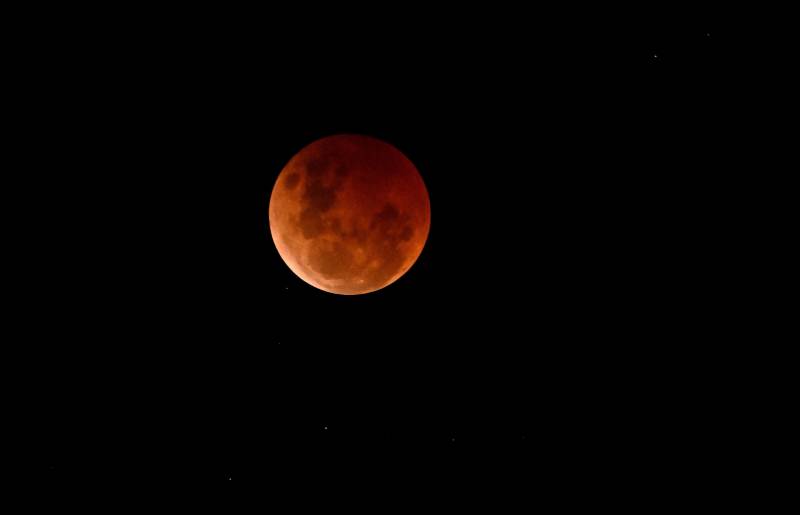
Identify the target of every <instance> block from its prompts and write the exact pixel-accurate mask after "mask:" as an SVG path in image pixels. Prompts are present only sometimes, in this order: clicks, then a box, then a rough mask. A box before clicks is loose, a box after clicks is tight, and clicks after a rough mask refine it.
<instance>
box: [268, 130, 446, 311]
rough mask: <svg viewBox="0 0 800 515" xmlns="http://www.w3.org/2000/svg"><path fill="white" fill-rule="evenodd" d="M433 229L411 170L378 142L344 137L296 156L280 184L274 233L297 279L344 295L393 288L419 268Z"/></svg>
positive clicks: (273, 205)
mask: <svg viewBox="0 0 800 515" xmlns="http://www.w3.org/2000/svg"><path fill="white" fill-rule="evenodd" d="M430 224H431V207H430V200H429V198H428V191H427V189H426V188H425V183H424V182H423V181H422V177H420V174H419V172H418V171H417V169H416V167H415V166H414V164H413V163H412V162H411V161H410V160H409V159H408V158H407V157H406V156H405V155H403V154H402V153H401V152H400V151H399V150H397V149H396V148H395V147H393V146H392V145H390V144H388V143H385V142H383V141H381V140H378V139H375V138H372V137H368V136H360V135H352V134H343V135H336V136H329V137H326V138H322V139H319V140H317V141H315V142H313V143H311V144H310V145H308V146H306V147H305V148H303V149H302V150H300V152H298V153H297V154H296V155H295V156H294V157H292V159H291V160H290V161H289V162H288V163H287V164H286V166H285V167H284V168H283V170H282V171H281V173H280V175H279V176H278V180H277V181H276V183H275V187H274V188H273V190H272V196H271V197H270V202H269V228H270V232H271V233H272V239H273V241H274V242H275V246H276V247H277V248H278V253H279V254H280V255H281V258H283V260H284V261H285V262H286V264H287V265H288V266H289V268H290V269H291V270H292V271H293V272H294V273H295V274H297V276H298V277H300V279H302V280H303V281H305V282H307V283H308V284H310V285H312V286H314V287H316V288H319V289H321V290H324V291H327V292H330V293H337V294H341V295H358V294H362V293H369V292H373V291H376V290H380V289H381V288H385V287H386V286H388V285H390V284H392V283H393V282H395V281H396V280H397V279H399V278H400V277H401V276H402V275H403V274H405V273H406V272H407V271H408V270H409V269H410V268H411V266H412V265H413V264H414V263H415V262H416V260H417V258H418V257H419V255H420V253H421V252H422V248H423V247H424V246H425V241H426V240H427V238H428V231H429V230H430Z"/></svg>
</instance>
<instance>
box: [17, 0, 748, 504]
mask: <svg viewBox="0 0 800 515" xmlns="http://www.w3.org/2000/svg"><path fill="white" fill-rule="evenodd" d="M67 14H70V15H71V16H74V17H75V18H76V19H77V20H80V23H77V22H76V23H75V24H72V23H70V24H67V23H63V22H62V21H60V20H59V17H58V16H55V15H52V13H50V14H47V13H34V14H33V15H32V16H33V17H32V18H31V17H27V18H26V20H27V22H26V24H25V26H26V27H30V28H31V30H23V31H21V33H20V34H19V35H18V36H17V37H16V39H15V40H14V45H13V48H14V50H13V52H14V53H15V56H16V58H17V59H16V60H15V61H18V62H17V63H16V64H18V65H19V70H20V71H19V73H18V74H17V75H16V76H15V79H14V80H15V82H16V83H17V85H18V88H17V90H16V91H17V93H16V94H15V95H16V96H15V97H14V98H13V104H14V107H15V110H16V111H17V112H18V113H19V114H20V115H21V116H19V118H18V120H19V121H18V122H16V123H17V130H16V131H15V134H14V136H13V141H12V143H13V146H15V147H16V149H17V151H19V154H20V155H19V159H15V160H14V163H15V164H14V166H13V168H14V170H15V172H14V174H12V178H11V179H9V180H10V181H11V189H10V190H9V191H13V192H14V193H11V195H12V196H13V197H15V198H14V201H15V202H19V204H20V206H21V207H20V209H18V210H17V211H16V215H15V217H16V218H15V220H16V222H17V226H18V227H20V228H21V229H20V233H21V234H22V235H23V238H24V239H25V241H26V244H25V246H23V247H21V249H22V250H21V251H20V252H21V256H20V257H21V259H20V265H19V267H18V268H17V269H16V270H17V273H16V274H15V275H16V277H15V279H14V281H15V282H18V283H19V284H20V285H24V287H23V288H19V289H18V291H19V292H20V293H19V294H18V295H17V296H16V300H15V302H14V311H13V316H14V317H15V318H16V319H17V320H19V321H20V322H22V324H23V326H24V328H25V330H24V331H21V332H20V333H19V335H18V336H17V344H16V345H15V349H19V351H18V354H19V356H18V358H17V360H16V361H15V363H19V370H21V371H23V370H24V372H23V373H22V374H21V375H22V376H23V379H21V380H20V381H19V382H17V383H16V386H15V390H14V392H12V395H14V396H15V398H16V399H17V402H18V404H19V406H20V407H21V409H23V411H25V413H26V416H24V417H21V418H19V419H18V420H19V423H18V425H19V428H20V429H21V433H24V434H25V439H24V440H23V441H24V443H22V444H20V446H19V448H20V451H21V453H22V455H23V460H22V463H23V467H24V468H23V470H26V471H29V473H30V474H29V475H30V476H31V477H34V478H46V479H48V480H53V481H66V482H70V481H75V480H81V478H85V477H87V476H90V475H91V476H93V477H97V476H98V475H100V476H102V477H103V478H104V479H105V480H108V481H112V482H115V481H119V482H125V481H131V480H133V481H140V480H141V481H145V482H147V481H161V480H163V479H165V478H166V479H170V480H176V481H183V480H191V481H196V482H205V481H211V482H215V481H229V480H230V481H231V482H233V481H243V482H250V483H252V484H254V485H262V487H264V488H266V486H264V485H271V486H270V487H269V488H273V489H278V490H279V489H281V488H286V487H289V488H292V487H303V488H313V489H316V488H320V489H323V490H325V489H330V490H338V491H340V492H343V491H347V489H349V488H352V487H353V485H360V486H359V488H364V489H373V488H377V489H380V488H382V487H384V486H391V485H395V486H396V485H398V484H405V485H407V488H410V489H412V490H424V489H425V488H430V487H432V486H433V485H436V484H441V483H447V484H449V485H458V484H463V483H465V482H467V483H468V482H470V481H475V482H480V481H481V478H485V479H486V480H487V481H488V480H490V479H495V480H496V479H497V478H498V475H499V476H502V477H505V478H507V479H508V482H506V483H505V484H506V485H512V486H513V485H517V486H518V487H519V488H521V489H522V490H523V491H536V489H550V488H557V489H568V485H571V484H575V481H578V480H580V479H581V478H586V477H587V475H588V477H600V476H602V475H604V474H606V473H608V471H610V470H613V471H614V473H618V474H620V477H623V476H624V477H625V478H627V479H626V481H641V480H642V478H641V477H638V478H637V471H640V470H645V469H647V470H649V469H651V468H652V467H656V468H659V467H661V466H662V465H663V467H668V466H671V465H674V463H675V462H676V461H680V460H681V459H683V457H684V455H683V454H682V453H683V452H685V450H686V449H687V448H689V447H692V446H694V445H697V444H698V442H705V441H706V440H708V438H709V435H710V434H711V433H712V432H713V428H714V410H715V409H718V408H715V407H712V406H711V405H709V404H708V402H707V401H708V399H709V396H711V393H710V390H709V389H708V385H707V384H706V383H705V381H707V377H708V375H707V374H704V373H703V372H704V371H707V370H708V367H709V366H710V363H711V361H712V357H713V356H715V353H716V351H717V349H716V348H714V344H712V343H709V342H708V341H705V340H704V339H703V338H702V335H698V334H695V333H693V332H692V331H690V330H688V327H689V326H690V325H691V321H692V320H693V319H694V318H696V317H700V316H703V312H704V310H705V309H707V306H705V304H704V302H705V301H706V300H707V299H708V298H710V296H711V292H712V291H715V292H716V291H718V289H719V288H720V287H724V286H722V282H721V280H720V277H719V275H720V274H721V272H720V254H721V250H720V249H721V246H722V243H721V242H723V241H724V240H725V238H726V232H725V231H726V229H725V227H721V226H720V225H719V220H718V216H719V212H720V210H721V209H724V202H725V200H724V198H723V197H722V196H721V195H720V191H724V189H725V188H726V185H725V184H726V183H725V181H721V180H720V178H721V176H722V171H721V170H720V169H719V167H718V166H717V165H718V158H717V157H716V156H717V151H718V149H719V146H720V143H721V141H720V138H721V137H720V132H719V131H720V129H721V127H722V126H723V125H724V123H723V119H724V113H723V112H722V110H721V109H720V105H719V102H718V101H719V98H720V95H721V88H722V87H723V84H722V82H721V80H720V77H721V75H722V74H723V72H724V70H725V68H726V66H727V65H728V64H729V63H730V61H731V60H732V59H733V58H734V57H733V56H731V55H730V54H729V53H728V50H727V49H728V48H729V45H728V44H726V38H728V37H729V36H728V34H726V33H725V32H724V30H723V28H721V27H718V26H716V25H715V24H714V18H713V16H709V15H707V14H701V13H697V12H691V13H680V15H678V14H676V13H674V12H673V13H671V14H670V15H669V16H664V15H662V14H660V13H659V12H658V10H657V9H654V10H653V12H647V13H645V12H638V13H628V14H627V15H626V16H624V17H620V16H617V15H615V14H614V13H604V14H603V15H600V17H599V18H594V17H593V15H590V14H589V13H586V14H585V15H581V16H579V17H578V16H576V15H574V14H572V15H570V14H564V13H560V14H556V13H552V12H550V13H545V12H544V11H541V10H540V11H536V10H534V11H533V12H530V13H527V14H522V13H516V14H515V13H511V12H482V11H480V12H479V11H478V10H477V9H476V10H475V11H473V12H462V13H460V14H454V13H452V12H451V13H447V14H440V13H432V12H426V11H414V12H412V11H409V10H406V11H404V10H403V8H401V6H396V8H395V10H392V9H381V10H376V11H375V12H373V13H366V15H365V13H363V12H362V13H361V16H360V17H357V18H356V17H351V16H349V15H348V14H346V13H342V12H320V13H319V14H318V16H315V17H314V20H313V21H311V20H309V19H308V18H307V17H306V16H302V17H301V16H299V14H297V13H294V14H292V15H290V14H282V15H278V14H275V13H268V12H261V11H254V12H251V13H244V12H242V13H239V12H230V11H226V12H225V13H218V12H213V11H203V12H199V11H196V12H195V11H192V12H188V11H185V12H171V13H165V12H152V13H142V12H139V13H135V14H133V13H114V14H111V13H108V16H107V17H104V16H102V15H101V16H100V17H99V18H98V17H88V15H86V14H85V13H74V12H70V13H67ZM94 16H96V15H94ZM365 16H366V17H365ZM52 28H56V29H58V30H51V29H52ZM341 132H353V133H362V134H368V135H372V136H375V137H378V138H381V139H384V140H386V141H388V142H390V143H392V144H393V145H395V146H396V147H397V148H399V149H400V150H401V151H402V152H404V153H405V154H406V155H407V156H408V157H409V158H410V159H411V160H412V161H413V162H414V163H415V164H416V166H417V168H418V169H419V171H420V173H421V174H422V176H423V178H424V180H425V182H426V185H427V187H428V190H429V192H430V198H431V206H432V225H431V233H430V237H429V240H428V243H427V245H426V248H425V250H424V251H423V253H422V255H421V257H420V259H419V261H418V262H417V264H416V265H415V266H414V267H413V268H412V269H411V271H410V272H409V273H407V274H406V275H405V276H404V277H403V278H402V279H401V280H399V281H398V282H397V283H395V284H393V285H391V286H390V287H388V288H386V289H385V290H381V291H379V292H376V293H374V294H369V295H365V296H356V297H344V296H335V295H331V294H328V293H325V292H322V291H319V290H315V289H314V288H312V287H311V286H309V285H307V284H305V283H303V282H302V281H301V280H299V279H298V278H297V277H295V276H294V275H293V274H292V273H291V271H290V270H289V269H288V268H287V267H286V266H285V265H284V264H283V262H282V261H281V259H280V257H279V255H278V253H277V251H276V250H275V248H274V246H273V244H272V241H271V238H270V235H269V232H268V221H267V208H268V204H267V203H268V198H269V193H270V191H271V188H272V185H273V183H274V181H275V179H276V177H277V175H278V173H279V172H280V170H281V168H282V167H283V165H284V164H285V163H286V162H287V161H288V160H289V159H290V158H291V157H292V156H293V155H294V153H296V152H297V151H298V150H299V149H300V148H302V147H303V146H305V145H306V144H308V143H310V142H311V141H313V140H315V139H317V138H319V137H322V136H326V135H330V134H335V133H341ZM16 192H19V194H17V193H16ZM15 291H17V290H15ZM15 392H16V393H15ZM16 404H17V403H15V405H16ZM717 406H718V405H717ZM710 452H711V451H710ZM593 475H594V476H593ZM598 481H599V480H598ZM644 483H646V481H645V482H644ZM644 483H643V485H642V486H643V487H645V486H646V485H645V484H644Z"/></svg>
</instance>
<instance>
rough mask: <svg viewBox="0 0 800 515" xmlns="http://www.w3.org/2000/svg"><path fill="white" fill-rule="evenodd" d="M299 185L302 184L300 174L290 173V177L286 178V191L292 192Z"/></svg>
mask: <svg viewBox="0 0 800 515" xmlns="http://www.w3.org/2000/svg"><path fill="white" fill-rule="evenodd" d="M298 184H300V174H299V173H296V172H295V173H290V174H289V175H287V176H286V181H285V182H284V185H285V186H286V189H288V190H289V191H291V190H293V189H295V188H296V187H297V185H298Z"/></svg>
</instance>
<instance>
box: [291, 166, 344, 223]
mask: <svg viewBox="0 0 800 515" xmlns="http://www.w3.org/2000/svg"><path fill="white" fill-rule="evenodd" d="M330 170H331V167H330V161H329V160H328V159H313V160H309V161H308V163H307V164H306V183H305V188H304V190H303V204H302V205H303V209H302V211H301V212H300V219H299V225H300V229H301V230H302V233H303V237H304V238H306V239H311V238H316V237H317V236H319V235H321V234H323V233H324V232H327V231H329V230H331V227H330V224H329V223H326V220H325V216H324V214H325V213H327V212H328V211H330V210H331V208H333V206H334V204H336V193H337V191H339V190H340V189H341V188H342V185H343V184H344V179H345V176H346V172H347V169H346V168H343V167H341V166H337V167H335V168H334V173H333V174H330V173H327V172H329V171H330ZM330 175H332V176H333V177H332V178H331V177H329V176H330Z"/></svg>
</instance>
